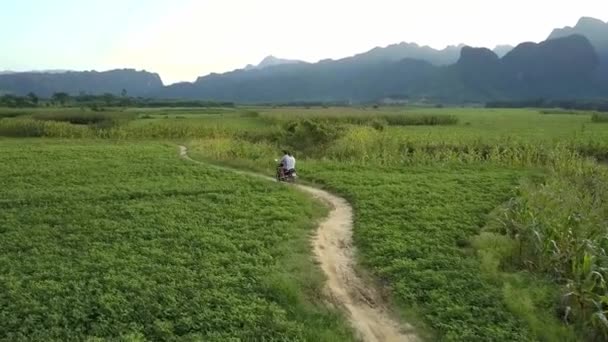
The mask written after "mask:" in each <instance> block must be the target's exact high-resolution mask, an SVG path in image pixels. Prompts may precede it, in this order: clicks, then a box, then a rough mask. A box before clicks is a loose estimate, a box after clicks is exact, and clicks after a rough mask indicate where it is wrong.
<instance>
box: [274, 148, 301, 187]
mask: <svg viewBox="0 0 608 342" xmlns="http://www.w3.org/2000/svg"><path fill="white" fill-rule="evenodd" d="M277 171H278V172H277V177H278V179H279V180H282V181H285V180H293V179H295V175H296V158H295V157H294V156H293V155H292V154H291V153H290V152H289V151H283V157H282V158H281V160H280V162H279V166H278V170H277Z"/></svg>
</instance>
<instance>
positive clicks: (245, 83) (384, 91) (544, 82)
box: [0, 18, 608, 103]
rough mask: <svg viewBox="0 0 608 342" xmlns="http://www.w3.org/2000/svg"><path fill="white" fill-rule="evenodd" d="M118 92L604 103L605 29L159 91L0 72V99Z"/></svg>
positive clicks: (98, 77) (78, 77)
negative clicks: (6, 95) (541, 99)
mask: <svg viewBox="0 0 608 342" xmlns="http://www.w3.org/2000/svg"><path fill="white" fill-rule="evenodd" d="M122 89H126V90H127V91H128V92H129V94H130V95H136V96H150V97H162V98H184V99H206V100H217V101H234V102H245V103H263V102H264V103H265V102H292V101H332V102H338V101H339V102H343V101H353V102H362V101H377V100H379V99H383V98H400V99H433V100H435V101H441V102H469V101H474V102H480V101H489V100H511V99H527V98H534V97H546V98H592V97H606V96H608V23H604V22H602V21H600V20H597V19H593V18H581V19H580V20H579V22H578V23H577V24H576V25H575V26H574V27H564V28H560V29H555V30H553V32H552V33H551V34H550V35H549V37H548V38H547V40H546V41H544V42H541V43H538V44H536V43H529V42H527V43H522V44H519V45H518V46H516V47H511V46H497V47H496V48H495V49H494V50H489V49H486V48H472V47H468V46H464V45H457V46H449V47H447V48H445V49H443V50H436V49H433V48H430V47H428V46H420V45H418V44H414V43H400V44H394V45H389V46H387V47H384V48H374V49H372V50H370V51H367V52H365V53H361V54H358V55H354V56H352V57H347V58H343V59H339V60H322V61H320V62H317V63H306V62H302V61H298V60H286V59H280V58H277V57H274V56H269V57H267V58H265V59H264V60H263V61H262V62H261V63H260V64H258V65H256V66H253V65H248V66H246V67H245V68H244V69H239V70H235V71H231V72H227V73H223V74H210V75H208V76H203V77H199V78H198V79H197V80H196V81H195V82H193V83H189V82H184V83H178V84H174V85H170V86H166V87H165V86H163V84H162V82H161V80H160V77H159V76H158V75H157V74H153V73H148V72H145V71H136V70H130V69H125V70H114V71H109V72H101V73H98V72H66V73H59V74H49V73H12V74H0V93H2V92H12V93H16V94H25V93H28V92H30V91H33V92H35V93H36V94H38V95H39V96H50V94H52V93H53V92H56V91H65V92H68V93H74V94H76V93H78V92H81V91H84V92H87V93H91V94H96V93H106V92H109V93H115V94H118V93H120V92H121V91H122Z"/></svg>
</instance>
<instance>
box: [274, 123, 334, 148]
mask: <svg viewBox="0 0 608 342" xmlns="http://www.w3.org/2000/svg"><path fill="white" fill-rule="evenodd" d="M344 131H345V129H344V127H342V126H340V125H336V124H331V123H328V122H323V121H320V120H309V119H305V120H297V121H292V122H290V123H288V124H287V125H285V132H284V137H283V138H284V140H283V146H289V147H291V148H293V149H295V150H297V151H299V152H302V153H304V154H305V155H307V156H313V155H317V154H319V153H322V152H323V150H324V149H325V148H326V147H327V146H328V145H329V144H330V143H331V142H333V141H335V140H337V139H338V138H340V136H342V134H343V133H344Z"/></svg>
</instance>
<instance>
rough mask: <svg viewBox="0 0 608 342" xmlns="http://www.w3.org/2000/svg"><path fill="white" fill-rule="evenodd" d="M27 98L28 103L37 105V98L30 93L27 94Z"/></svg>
mask: <svg viewBox="0 0 608 342" xmlns="http://www.w3.org/2000/svg"><path fill="white" fill-rule="evenodd" d="M27 98H28V99H29V100H30V102H31V103H32V104H33V105H35V106H37V105H38V101H39V99H38V96H37V95H36V94H34V93H33V92H30V93H29V94H27Z"/></svg>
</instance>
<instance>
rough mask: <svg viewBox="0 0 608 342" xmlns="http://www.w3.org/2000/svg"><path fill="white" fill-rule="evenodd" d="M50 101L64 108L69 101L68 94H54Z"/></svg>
mask: <svg viewBox="0 0 608 342" xmlns="http://www.w3.org/2000/svg"><path fill="white" fill-rule="evenodd" d="M52 99H53V101H54V102H55V103H59V104H61V105H62V106H65V104H66V103H67V102H68V101H69V100H70V95H69V94H68V93H63V92H60V93H55V94H53V96H52Z"/></svg>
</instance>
